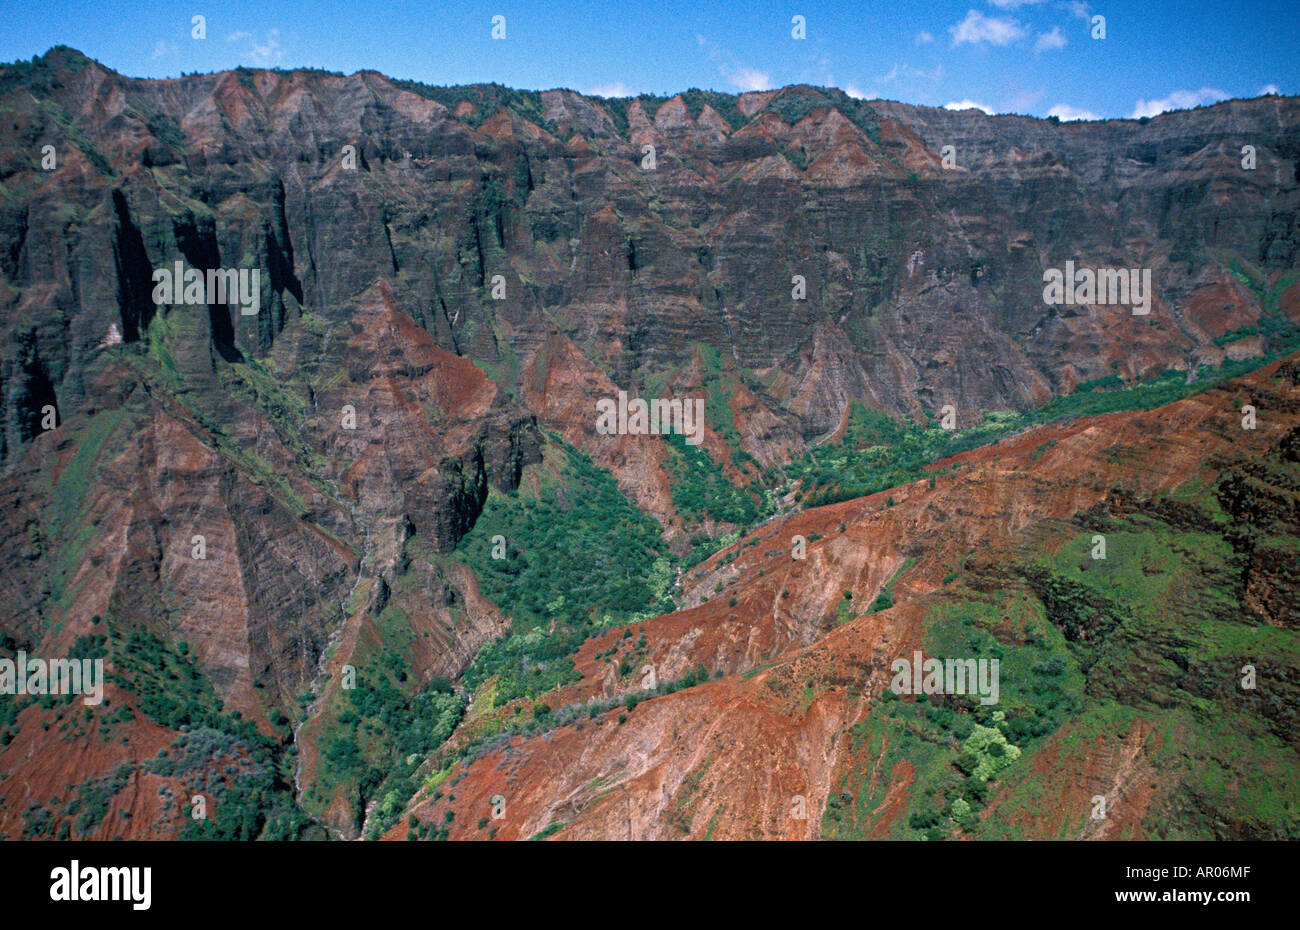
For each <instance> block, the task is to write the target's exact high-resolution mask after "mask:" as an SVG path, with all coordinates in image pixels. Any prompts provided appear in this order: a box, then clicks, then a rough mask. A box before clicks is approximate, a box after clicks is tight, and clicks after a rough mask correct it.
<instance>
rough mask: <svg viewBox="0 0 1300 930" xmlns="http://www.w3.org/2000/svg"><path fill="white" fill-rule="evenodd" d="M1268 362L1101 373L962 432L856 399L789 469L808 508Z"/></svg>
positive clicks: (1197, 388) (1155, 402) (1165, 399)
mask: <svg viewBox="0 0 1300 930" xmlns="http://www.w3.org/2000/svg"><path fill="white" fill-rule="evenodd" d="M1261 364H1262V362H1261V361H1260V360H1259V359H1255V360H1248V361H1244V362H1238V363H1227V364H1225V365H1224V366H1223V367H1222V368H1220V369H1217V370H1212V369H1201V370H1200V371H1199V372H1198V375H1197V377H1196V378H1195V379H1193V381H1192V382H1191V383H1190V384H1189V383H1187V374H1186V373H1185V372H1181V371H1167V372H1164V373H1162V374H1161V375H1160V376H1159V377H1157V378H1155V379H1153V380H1150V381H1143V382H1140V383H1137V384H1130V385H1123V386H1117V385H1121V382H1120V381H1119V379H1118V378H1117V377H1115V376H1110V377H1107V378H1100V379H1097V380H1096V381H1092V382H1085V383H1083V384H1080V385H1079V387H1078V389H1077V390H1075V391H1074V392H1073V393H1071V394H1067V395H1064V396H1061V397H1055V398H1053V399H1052V400H1051V401H1049V402H1048V403H1047V404H1045V405H1044V406H1042V407H1040V408H1038V409H1037V410H1032V411H1028V412H1025V413H1017V412H1012V411H997V412H991V413H986V414H985V415H984V420H983V422H981V423H979V424H978V425H976V426H972V427H969V428H967V429H964V430H959V431H950V430H944V429H941V428H940V427H939V426H938V425H937V424H936V423H935V422H934V421H930V422H929V423H928V424H927V425H925V426H922V425H920V424H916V423H908V422H900V421H898V420H894V419H893V418H891V417H889V416H887V415H885V414H883V413H878V412H876V411H873V410H868V409H866V408H865V407H863V406H862V405H861V404H856V403H855V404H854V405H853V407H852V409H851V411H850V414H849V425H848V428H847V429H846V431H845V434H844V437H843V438H842V439H841V441H840V442H838V443H836V444H835V445H833V446H824V447H821V448H819V449H817V450H816V451H815V452H812V451H809V452H807V453H805V455H804V458H803V459H802V460H801V461H799V462H795V463H793V464H792V465H790V466H788V467H787V468H786V469H785V472H786V474H787V476H789V477H790V478H792V479H793V478H799V479H801V480H802V481H803V482H804V487H805V490H806V493H805V497H804V506H806V507H818V506H821V505H823V504H833V503H836V502H837V501H843V500H850V499H852V498H855V497H863V496H865V495H868V494H875V493H877V492H879V491H884V490H887V489H889V488H893V487H897V486H899V485H902V484H907V483H909V482H912V481H917V480H920V479H922V478H925V477H927V476H929V475H933V474H935V472H934V471H933V470H931V469H929V468H927V466H929V465H930V464H931V463H933V462H936V461H938V460H940V459H944V458H948V457H950V456H954V455H958V454H960V453H962V452H968V451H970V450H971V449H975V448H978V447H979V446H983V445H988V444H989V443H992V442H996V441H997V440H999V439H1002V438H1004V437H1006V436H1009V435H1012V434H1013V433H1017V432H1021V431H1023V430H1026V429H1028V428H1030V427H1033V426H1037V425H1040V424H1043V423H1051V422H1054V421H1057V420H1065V419H1071V418H1075V417H1085V416H1096V415H1099V414H1103V413H1114V412H1116V411H1121V410H1139V409H1151V408H1154V407H1160V406H1163V405H1165V404H1169V403H1173V402H1174V401H1176V400H1179V399H1180V398H1183V397H1188V396H1190V395H1192V394H1197V393H1200V392H1202V391H1205V390H1207V389H1208V388H1210V387H1212V386H1213V385H1214V384H1217V383H1219V382H1221V381H1224V380H1226V379H1228V378H1230V377H1235V376H1237V375H1240V374H1244V373H1245V372H1247V371H1250V370H1253V369H1255V368H1257V367H1259V366H1260V365H1261Z"/></svg>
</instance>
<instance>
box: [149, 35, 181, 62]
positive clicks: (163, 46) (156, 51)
mask: <svg viewBox="0 0 1300 930" xmlns="http://www.w3.org/2000/svg"><path fill="white" fill-rule="evenodd" d="M175 54H176V46H175V45H172V43H170V42H163V41H162V40H159V42H158V44H157V45H155V46H154V47H153V54H152V55H150V56H149V57H150V58H152V59H154V60H155V61H156V60H157V59H159V58H165V57H167V56H168V55H175Z"/></svg>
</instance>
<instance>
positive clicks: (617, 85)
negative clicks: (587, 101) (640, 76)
mask: <svg viewBox="0 0 1300 930" xmlns="http://www.w3.org/2000/svg"><path fill="white" fill-rule="evenodd" d="M583 93H584V94H586V95H587V96H588V97H635V96H636V91H634V90H633V89H632V88H630V87H628V86H627V85H626V84H624V83H623V82H622V81H615V82H614V83H613V84H598V85H596V86H595V87H590V88H588V89H587V90H584V91H583Z"/></svg>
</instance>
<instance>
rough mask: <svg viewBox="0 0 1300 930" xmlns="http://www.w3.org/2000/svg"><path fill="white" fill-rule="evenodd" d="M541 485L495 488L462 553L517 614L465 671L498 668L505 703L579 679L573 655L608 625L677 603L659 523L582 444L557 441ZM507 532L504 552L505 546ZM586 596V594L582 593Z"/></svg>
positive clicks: (478, 677)
mask: <svg viewBox="0 0 1300 930" xmlns="http://www.w3.org/2000/svg"><path fill="white" fill-rule="evenodd" d="M538 475H539V476H540V478H541V481H540V490H538V491H536V492H533V491H529V490H527V485H526V484H525V486H523V487H521V489H520V490H519V491H518V492H516V493H514V494H503V493H501V492H498V491H493V492H492V493H491V494H489V496H488V500H487V503H486V504H485V506H484V509H483V512H482V514H481V515H480V516H479V518H478V520H477V522H476V523H475V524H474V527H473V529H472V530H471V531H470V532H469V533H468V534H467V535H466V536H465V537H464V538H463V539H462V540H461V542H460V545H459V546H458V547H457V550H456V552H457V557H458V558H459V559H460V561H461V562H463V563H464V564H465V565H467V566H469V567H470V568H471V569H472V570H474V572H475V574H476V575H477V577H478V579H479V584H480V586H481V587H482V590H483V593H484V594H485V595H486V596H487V597H489V598H490V599H491V600H492V601H493V602H494V603H495V604H497V605H498V606H499V607H501V609H502V610H504V611H505V612H506V613H507V614H508V615H509V616H510V617H511V620H512V626H513V629H512V632H511V633H510V634H509V635H507V636H506V637H504V638H502V639H499V640H497V641H495V642H492V643H489V644H488V645H486V646H485V647H484V648H483V649H482V650H481V651H480V652H479V654H478V656H477V657H476V658H475V661H474V664H473V665H472V666H471V668H470V669H469V670H468V671H467V672H466V674H465V678H464V682H465V685H466V687H468V688H470V689H471V690H473V689H477V688H478V687H480V686H481V685H482V684H483V683H484V682H485V681H487V680H488V679H489V678H492V677H494V676H495V677H496V679H497V684H496V692H495V694H496V696H495V701H496V703H497V705H498V706H500V705H502V704H505V703H507V702H508V701H510V700H513V699H515V698H519V697H525V696H531V695H534V694H540V693H541V692H543V691H547V690H550V689H551V688H553V687H555V686H557V685H560V684H564V683H566V682H569V681H574V680H576V678H577V675H576V673H575V672H574V671H573V662H572V659H571V658H570V656H571V655H572V653H573V652H574V651H575V650H576V649H577V648H578V646H579V645H581V644H582V642H583V641H585V640H586V639H587V638H588V637H590V636H592V635H594V634H595V633H597V632H600V631H602V630H604V629H606V628H608V627H609V626H612V625H615V624H618V623H626V622H632V621H635V620H638V619H643V618H644V617H647V616H654V615H655V614H658V613H664V612H667V611H670V610H672V609H673V604H672V601H671V600H670V598H669V593H670V590H671V586H672V568H671V562H670V560H669V558H668V551H667V548H666V546H665V545H664V543H663V540H662V539H661V538H660V531H659V527H658V525H657V524H656V523H655V522H654V521H653V520H651V519H650V518H648V517H646V516H645V515H644V514H642V513H641V512H640V511H638V510H637V509H636V508H635V507H634V506H633V505H632V504H631V503H630V502H629V501H628V500H627V498H626V497H624V496H623V494H622V492H621V491H619V489H618V485H617V484H615V482H614V480H613V478H611V477H610V476H609V474H608V473H607V472H605V471H603V470H602V469H599V468H597V467H596V466H595V465H593V464H592V463H591V460H590V459H588V458H587V457H586V456H585V455H583V454H582V453H580V452H578V451H576V450H574V449H572V448H570V447H567V446H550V447H548V452H547V462H546V463H545V464H544V466H543V467H542V468H539V469H538ZM496 537H503V538H504V540H505V543H504V556H505V557H504V558H494V557H493V555H494V549H496V550H497V551H496V554H501V552H500V549H497V546H498V540H497V539H496ZM579 594H580V595H581V597H579V596H578V595H579Z"/></svg>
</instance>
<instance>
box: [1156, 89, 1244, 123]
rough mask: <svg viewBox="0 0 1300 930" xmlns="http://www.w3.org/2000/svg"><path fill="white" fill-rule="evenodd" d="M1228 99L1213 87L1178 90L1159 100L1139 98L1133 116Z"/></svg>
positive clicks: (1186, 108)
mask: <svg viewBox="0 0 1300 930" xmlns="http://www.w3.org/2000/svg"><path fill="white" fill-rule="evenodd" d="M1227 99H1228V95H1227V94H1225V93H1224V92H1223V91H1221V90H1217V89H1216V88H1213V87H1202V88H1201V89H1200V90H1176V91H1174V92H1173V93H1172V94H1170V95H1169V96H1168V97H1162V98H1160V99H1158V100H1141V99H1139V100H1138V102H1137V105H1136V106H1134V107H1133V116H1132V118H1133V119H1141V118H1142V117H1144V116H1155V115H1157V114H1159V113H1164V112H1165V111H1167V110H1188V109H1191V108H1192V107H1198V106H1201V105H1202V104H1205V103H1218V102H1219V101H1220V100H1227Z"/></svg>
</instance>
